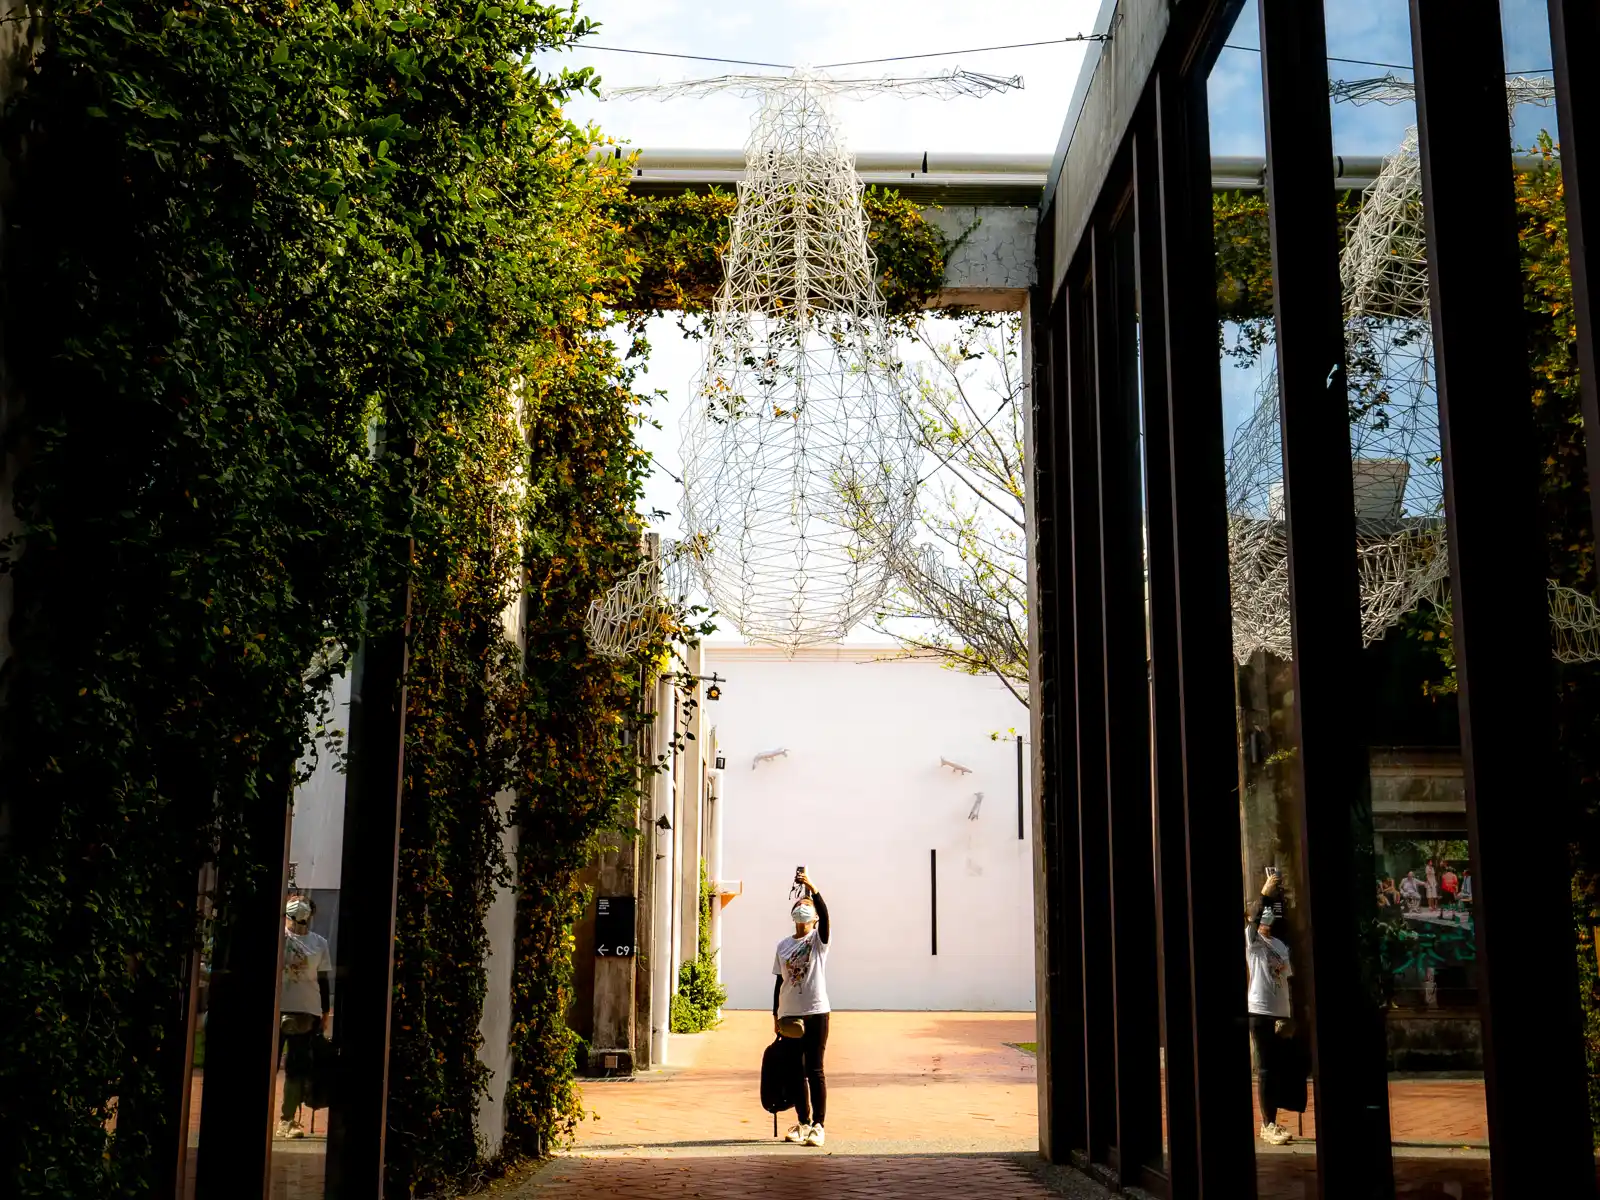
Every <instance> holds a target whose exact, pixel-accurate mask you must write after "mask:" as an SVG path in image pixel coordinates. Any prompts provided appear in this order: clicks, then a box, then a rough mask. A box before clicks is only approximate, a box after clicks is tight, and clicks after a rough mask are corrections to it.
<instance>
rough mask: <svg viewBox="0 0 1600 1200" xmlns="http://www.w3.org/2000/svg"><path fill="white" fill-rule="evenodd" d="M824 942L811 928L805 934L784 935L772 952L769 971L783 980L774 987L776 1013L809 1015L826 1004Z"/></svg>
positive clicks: (826, 982)
mask: <svg viewBox="0 0 1600 1200" xmlns="http://www.w3.org/2000/svg"><path fill="white" fill-rule="evenodd" d="M827 965H828V943H827V942H825V941H823V940H822V937H821V935H820V934H818V932H817V931H816V930H815V929H813V930H812V931H811V932H810V933H808V934H806V935H805V937H800V938H797V937H786V938H784V939H783V941H781V942H779V943H778V951H777V953H776V954H774V955H773V956H772V973H773V974H774V975H776V976H777V977H778V978H779V979H781V980H782V981H783V985H782V987H781V988H780V989H779V991H778V1015H779V1016H780V1017H810V1016H815V1015H816V1014H818V1013H825V1012H828V1011H830V1010H829V1008H828V979H827Z"/></svg>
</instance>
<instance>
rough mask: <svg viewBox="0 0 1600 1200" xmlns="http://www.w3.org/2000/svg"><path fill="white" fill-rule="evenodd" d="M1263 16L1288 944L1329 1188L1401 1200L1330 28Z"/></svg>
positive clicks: (1305, 8) (1346, 1197) (1318, 15)
mask: <svg viewBox="0 0 1600 1200" xmlns="http://www.w3.org/2000/svg"><path fill="white" fill-rule="evenodd" d="M1260 15H1261V48H1262V55H1261V64H1262V79H1263V86H1264V91H1265V104H1266V134H1267V196H1268V204H1269V218H1270V222H1271V228H1272V278H1273V282H1274V292H1273V297H1274V307H1275V311H1276V316H1277V352H1278V395H1279V403H1280V406H1281V411H1282V420H1283V491H1284V500H1285V506H1286V510H1287V515H1288V529H1289V535H1288V540H1289V602H1290V611H1291V612H1292V614H1293V645H1294V718H1295V733H1296V739H1297V740H1296V746H1297V753H1296V756H1295V761H1294V767H1293V772H1294V775H1293V777H1294V784H1295V791H1296V800H1297V802H1298V804H1299V806H1300V816H1301V829H1302V830H1303V837H1302V838H1301V839H1300V840H1301V845H1300V847H1299V851H1300V865H1301V879H1302V883H1301V886H1302V887H1303V888H1304V889H1305V894H1304V895H1303V896H1302V897H1301V898H1300V899H1301V903H1300V904H1299V906H1298V913H1300V914H1304V918H1303V926H1304V930H1303V932H1302V931H1301V930H1298V929H1297V930H1294V931H1291V946H1290V949H1291V952H1292V953H1293V955H1294V966H1295V971H1296V979H1295V985H1296V987H1304V986H1307V985H1309V986H1310V989H1311V1001H1310V1012H1311V1026H1312V1029H1311V1035H1312V1056H1313V1063H1314V1070H1315V1075H1316V1108H1317V1180H1318V1187H1319V1192H1320V1194H1321V1195H1322V1196H1324V1197H1327V1198H1329V1200H1365V1198H1366V1197H1387V1196H1391V1195H1393V1193H1394V1172H1393V1166H1392V1164H1391V1161H1390V1155H1389V1106H1388V1073H1387V1068H1386V1057H1387V1054H1386V1048H1385V1043H1384V1027H1383V1013H1382V1010H1381V1009H1379V1008H1378V1006H1377V1004H1376V1002H1375V1000H1374V998H1373V994H1372V989H1371V988H1369V987H1368V986H1367V985H1368V977H1367V974H1366V970H1367V969H1368V968H1370V966H1371V964H1364V963H1363V961H1362V953H1361V936H1360V934H1361V922H1362V920H1363V919H1364V918H1368V917H1370V914H1369V913H1368V912H1367V911H1366V910H1367V909H1370V907H1371V905H1372V888H1373V884H1372V869H1371V866H1370V863H1369V864H1366V865H1363V864H1362V863H1361V861H1360V859H1359V858H1358V852H1357V837H1356V833H1355V830H1356V828H1357V827H1359V826H1360V825H1361V824H1362V823H1363V819H1364V820H1365V823H1366V826H1367V828H1369V829H1370V823H1371V817H1370V808H1371V803H1370V799H1369V795H1370V790H1369V789H1370V785H1369V779H1368V768H1367V750H1366V745H1365V738H1364V736H1363V732H1362V723H1361V721H1360V714H1361V713H1362V712H1363V711H1365V708H1366V702H1367V698H1366V697H1365V696H1363V695H1362V694H1361V692H1360V688H1359V683H1358V675H1357V673H1355V672H1352V671H1351V670H1350V664H1351V663H1352V662H1354V661H1355V659H1356V656H1357V655H1358V654H1359V653H1360V651H1361V627H1360V613H1359V610H1360V598H1359V589H1358V585H1357V578H1356V538H1355V494H1354V484H1353V479H1352V473H1351V467H1350V411H1349V402H1348V399H1347V393H1346V386H1345V377H1344V319H1343V310H1342V308H1341V304H1340V287H1339V232H1338V224H1337V218H1336V214H1335V207H1334V200H1335V192H1334V172H1333V121H1332V115H1331V113H1330V111H1329V102H1328V70H1327V32H1326V29H1325V26H1324V14H1323V5H1322V3H1321V0H1260ZM1368 847H1369V853H1370V842H1369V843H1368ZM1297 923H1298V922H1297ZM1308 943H1309V944H1308ZM1308 951H1309V953H1308Z"/></svg>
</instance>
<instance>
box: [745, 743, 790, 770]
mask: <svg viewBox="0 0 1600 1200" xmlns="http://www.w3.org/2000/svg"><path fill="white" fill-rule="evenodd" d="M788 757H789V748H788V747H787V746H784V747H782V748H781V749H778V750H763V751H762V752H761V753H760V754H758V755H756V757H755V760H754V761H753V762H752V763H751V764H750V769H751V770H752V771H754V770H755V769H756V768H757V767H759V766H760V765H761V764H762V763H764V762H771V761H772V760H773V759H775V758H788Z"/></svg>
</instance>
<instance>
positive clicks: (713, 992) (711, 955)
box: [672, 858, 728, 1033]
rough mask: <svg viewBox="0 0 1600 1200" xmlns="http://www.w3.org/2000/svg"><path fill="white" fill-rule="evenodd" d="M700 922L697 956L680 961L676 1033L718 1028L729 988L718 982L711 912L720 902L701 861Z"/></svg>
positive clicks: (674, 1019) (674, 1010)
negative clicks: (712, 943) (712, 942)
mask: <svg viewBox="0 0 1600 1200" xmlns="http://www.w3.org/2000/svg"><path fill="white" fill-rule="evenodd" d="M699 903H700V921H699V937H698V940H697V943H696V946H695V956H694V958H692V959H690V960H689V961H688V962H685V963H681V964H679V967H678V990H677V992H676V993H675V994H674V995H673V997H672V1032H673V1033H701V1032H703V1031H704V1030H707V1029H714V1028H716V1026H717V1023H718V1022H719V1021H720V1020H721V1011H722V1006H723V1004H724V1003H726V1002H727V999H728V991H727V989H726V988H724V987H723V986H722V984H721V983H719V982H718V981H717V956H716V952H715V951H713V950H712V949H711V911H712V906H713V905H714V904H717V903H719V901H718V899H717V894H716V889H715V888H713V887H712V886H711V880H710V878H709V877H708V875H707V872H706V860H705V859H703V858H702V859H701V860H700V902H699Z"/></svg>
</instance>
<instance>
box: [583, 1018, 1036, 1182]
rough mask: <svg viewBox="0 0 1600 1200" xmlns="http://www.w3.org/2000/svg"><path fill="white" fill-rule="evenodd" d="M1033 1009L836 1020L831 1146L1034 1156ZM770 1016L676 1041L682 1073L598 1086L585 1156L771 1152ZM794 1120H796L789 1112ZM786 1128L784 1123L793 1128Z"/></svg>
mask: <svg viewBox="0 0 1600 1200" xmlns="http://www.w3.org/2000/svg"><path fill="white" fill-rule="evenodd" d="M1033 1036H1034V1019H1033V1014H1032V1013H1021V1014H1017V1013H879V1012H861V1013H855V1012H853V1013H837V1014H835V1015H834V1017H833V1020H832V1024H831V1027H830V1033H829V1037H828V1060H827V1061H828V1120H827V1129H828V1137H829V1142H830V1148H831V1147H832V1144H833V1143H835V1142H838V1143H840V1145H841V1146H843V1145H845V1144H847V1143H848V1144H851V1145H854V1144H856V1143H878V1142H922V1143H932V1144H937V1145H938V1146H939V1148H940V1149H949V1150H959V1149H969V1150H978V1149H984V1150H989V1149H1012V1150H1032V1149H1034V1148H1035V1147H1036V1146H1037V1145H1038V1134H1039V1118H1038V1085H1037V1081H1036V1078H1035V1074H1034V1060H1033V1056H1032V1055H1030V1054H1025V1053H1024V1052H1022V1051H1020V1050H1015V1049H1012V1048H1011V1047H1010V1046H1008V1045H1006V1043H1007V1042H1023V1041H1032V1040H1033ZM772 1037H773V1034H772V1017H771V1015H770V1014H768V1013H759V1012H729V1013H727V1014H726V1015H725V1018H724V1020H723V1023H722V1025H721V1027H719V1028H718V1029H716V1030H715V1031H713V1032H711V1033H707V1034H698V1035H696V1036H694V1037H692V1038H689V1037H682V1038H674V1039H673V1047H672V1050H671V1059H672V1061H673V1062H674V1064H682V1065H681V1066H676V1065H675V1066H674V1068H673V1069H670V1070H668V1071H665V1072H662V1073H660V1074H659V1075H658V1076H656V1077H651V1078H640V1079H635V1080H629V1081H618V1082H604V1083H593V1084H590V1085H588V1086H587V1087H586V1088H585V1089H584V1104H585V1106H586V1107H587V1108H589V1109H590V1110H591V1111H592V1112H593V1119H591V1120H589V1121H587V1122H585V1123H584V1126H583V1129H582V1131H581V1132H580V1133H579V1136H578V1144H577V1147H576V1149H577V1151H578V1152H580V1153H581V1152H584V1151H592V1150H601V1149H604V1148H618V1147H649V1148H652V1149H654V1150H655V1151H656V1152H658V1153H674V1152H677V1150H678V1149H679V1148H681V1149H683V1150H685V1151H693V1150H694V1149H695V1148H696V1145H697V1144H698V1145H699V1146H705V1145H707V1144H716V1145H724V1146H731V1145H738V1144H741V1143H743V1144H754V1145H764V1144H770V1143H771V1142H772V1118H771V1116H769V1115H768V1114H767V1113H765V1112H764V1111H762V1109H761V1105H760V1102H759V1099H758V1097H759V1094H760V1068H761V1052H762V1051H763V1050H764V1049H765V1048H766V1046H767V1044H768V1043H769V1042H771V1041H772ZM784 1115H786V1116H787V1118H788V1120H789V1122H790V1123H792V1122H793V1119H794V1118H793V1114H792V1113H790V1114H784ZM785 1128H787V1126H785Z"/></svg>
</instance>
